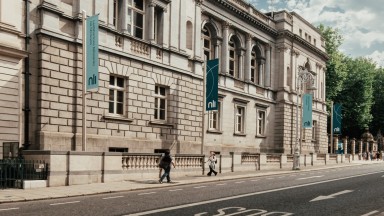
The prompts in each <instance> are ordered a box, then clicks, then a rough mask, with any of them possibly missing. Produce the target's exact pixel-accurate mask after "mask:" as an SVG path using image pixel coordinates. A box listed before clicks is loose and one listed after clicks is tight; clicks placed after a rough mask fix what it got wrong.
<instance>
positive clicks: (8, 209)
mask: <svg viewBox="0 0 384 216" xmlns="http://www.w3.org/2000/svg"><path fill="white" fill-rule="evenodd" d="M18 209H19V208H7V209H0V211H10V210H18Z"/></svg>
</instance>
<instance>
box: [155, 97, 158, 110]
mask: <svg viewBox="0 0 384 216" xmlns="http://www.w3.org/2000/svg"><path fill="white" fill-rule="evenodd" d="M155 108H159V99H158V98H155Z"/></svg>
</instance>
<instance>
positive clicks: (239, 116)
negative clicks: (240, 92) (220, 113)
mask: <svg viewBox="0 0 384 216" xmlns="http://www.w3.org/2000/svg"><path fill="white" fill-rule="evenodd" d="M244 120H245V107H243V106H239V105H236V106H235V133H238V134H244V132H245V122H244Z"/></svg>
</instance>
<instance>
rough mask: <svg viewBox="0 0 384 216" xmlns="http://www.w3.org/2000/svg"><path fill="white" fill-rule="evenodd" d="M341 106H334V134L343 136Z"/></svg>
mask: <svg viewBox="0 0 384 216" xmlns="http://www.w3.org/2000/svg"><path fill="white" fill-rule="evenodd" d="M341 120H342V119H341V104H334V105H333V122H332V123H333V128H332V130H333V134H341Z"/></svg>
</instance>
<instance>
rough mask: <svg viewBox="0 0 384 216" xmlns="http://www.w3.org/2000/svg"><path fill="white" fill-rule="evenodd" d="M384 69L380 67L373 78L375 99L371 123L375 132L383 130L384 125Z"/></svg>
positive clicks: (371, 127)
mask: <svg viewBox="0 0 384 216" xmlns="http://www.w3.org/2000/svg"><path fill="white" fill-rule="evenodd" d="M383 92H384V69H383V68H378V69H377V70H376V73H375V78H374V80H373V100H374V103H373V105H372V109H371V114H372V117H373V119H372V122H371V124H370V127H369V128H370V129H371V131H373V132H377V131H379V130H381V131H383V129H384V128H383V126H384V107H383V106H384V94H383Z"/></svg>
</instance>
